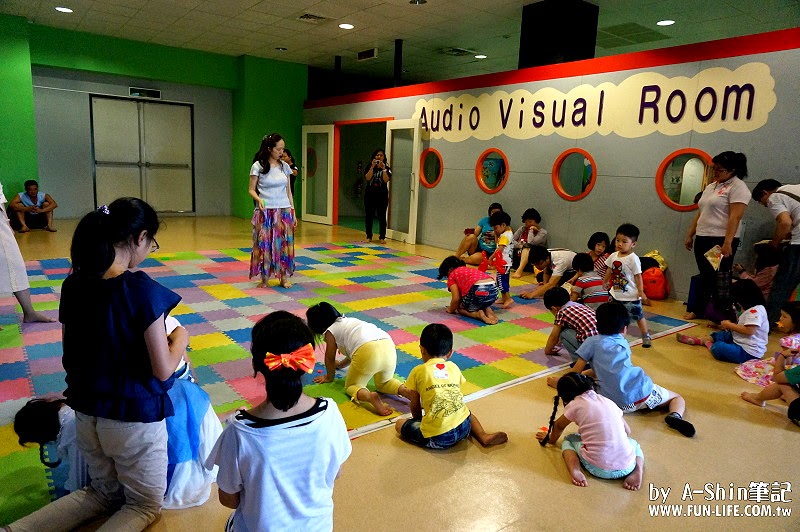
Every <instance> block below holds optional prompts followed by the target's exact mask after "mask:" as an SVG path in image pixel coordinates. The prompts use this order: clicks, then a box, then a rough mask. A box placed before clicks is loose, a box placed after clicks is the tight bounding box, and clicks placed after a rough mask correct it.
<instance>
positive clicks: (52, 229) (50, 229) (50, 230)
mask: <svg viewBox="0 0 800 532" xmlns="http://www.w3.org/2000/svg"><path fill="white" fill-rule="evenodd" d="M44 230H45V231H49V232H51V233H55V232H56V231H58V229H56V228H55V227H50V226H49V225H48V226H47V227H45V228H44Z"/></svg>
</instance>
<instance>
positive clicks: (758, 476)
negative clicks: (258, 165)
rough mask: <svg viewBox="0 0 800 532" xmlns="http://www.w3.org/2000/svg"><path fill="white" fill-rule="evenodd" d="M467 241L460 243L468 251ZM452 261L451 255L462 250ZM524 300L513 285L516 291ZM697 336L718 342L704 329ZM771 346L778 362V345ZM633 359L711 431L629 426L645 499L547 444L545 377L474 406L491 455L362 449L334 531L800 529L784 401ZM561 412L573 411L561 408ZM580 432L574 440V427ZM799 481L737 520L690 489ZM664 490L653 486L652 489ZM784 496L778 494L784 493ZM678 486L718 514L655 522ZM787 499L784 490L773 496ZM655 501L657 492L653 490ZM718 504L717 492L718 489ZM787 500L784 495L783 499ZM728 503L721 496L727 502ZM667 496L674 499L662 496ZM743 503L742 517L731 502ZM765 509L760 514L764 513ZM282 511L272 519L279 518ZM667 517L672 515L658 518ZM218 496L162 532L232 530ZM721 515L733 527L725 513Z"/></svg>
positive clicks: (308, 239) (46, 243)
mask: <svg viewBox="0 0 800 532" xmlns="http://www.w3.org/2000/svg"><path fill="white" fill-rule="evenodd" d="M74 226H75V222H74V221H68V220H67V221H59V225H58V228H59V232H58V233H46V232H44V231H35V232H32V233H28V234H24V235H18V239H19V243H20V248H21V249H22V253H23V256H24V257H25V258H26V259H39V258H52V257H64V256H68V254H69V241H70V238H71V233H72V230H73V229H74ZM458 236H459V235H454V237H453V238H454V242H455V240H456V239H457V238H458ZM250 238H251V229H250V224H249V222H247V221H246V220H240V219H236V218H167V219H166V221H165V224H164V226H163V228H162V229H161V231H160V232H159V234H158V241H159V244H160V245H161V248H162V250H175V251H178V250H206V249H218V248H224V247H234V246H237V247H238V246H241V247H245V246H249V244H250ZM361 238H363V233H360V232H357V231H354V230H351V229H346V228H338V227H327V226H321V225H316V224H301V226H300V227H299V228H298V236H297V240H298V242H299V243H313V242H329V241H336V242H338V241H356V240H359V239H361ZM389 245H390V246H392V247H396V248H398V249H404V250H407V251H410V252H414V253H417V254H420V255H424V256H428V257H433V258H437V259H439V258H443V257H444V256H446V255H447V253H448V250H441V249H437V248H431V247H428V246H407V245H404V244H399V243H393V242H391V241H389ZM450 251H451V250H450ZM512 290H513V288H512ZM656 309H657V311H658V312H660V313H663V314H667V315H671V316H675V317H680V316H681V315H682V313H683V309H684V307H683V306H682V305H681V304H680V303H679V302H674V301H666V302H656ZM688 332H689V333H692V334H694V333H697V334H701V333H704V332H706V331H705V329H704V326H703V325H700V326H699V327H698V328H695V329H690V330H689V331H688ZM777 340H778V337H777V336H773V337H771V338H770V348H771V349H770V351H769V352H773V351H774V347H775V346H776V345H777ZM633 361H634V363H635V364H637V365H639V366H641V367H643V368H644V369H645V371H646V372H647V373H648V374H649V375H650V376H651V377H652V378H653V380H654V381H655V382H656V383H658V384H660V385H661V386H664V387H665V388H668V389H671V390H674V391H676V392H678V393H680V394H682V395H683V396H684V398H685V399H686V402H687V405H688V407H687V411H686V418H687V419H689V420H690V421H692V422H693V423H694V424H695V426H696V428H697V435H696V436H695V437H694V438H691V439H689V438H684V437H683V436H681V435H680V434H678V433H677V432H675V431H673V430H671V429H669V428H667V426H666V425H665V424H664V421H663V419H664V414H663V413H662V412H651V413H646V414H634V415H630V416H626V420H627V421H628V424H629V425H630V427H631V429H632V436H633V437H634V438H636V439H637V440H638V441H639V443H640V444H641V446H642V449H643V450H644V455H645V472H644V482H643V485H642V489H641V490H640V491H638V492H629V491H626V490H624V489H623V488H622V485H621V481H606V480H599V479H595V478H591V477H589V486H588V487H586V488H579V487H575V486H573V485H572V484H571V482H570V477H569V475H568V473H567V470H566V468H565V466H564V462H563V460H562V458H561V453H560V450H559V449H557V448H555V447H552V446H548V447H546V448H542V447H540V446H539V444H538V443H537V441H536V439H535V438H534V434H535V432H536V430H537V429H538V427H540V426H542V425H546V424H547V421H548V420H549V418H550V414H551V413H552V408H553V390H552V389H550V388H548V387H547V386H546V385H545V383H544V381H543V380H537V381H533V382H529V383H526V384H522V385H519V386H515V387H513V388H510V389H507V390H504V391H501V392H498V393H496V394H493V395H490V396H488V397H485V398H482V399H479V400H477V401H473V402H471V403H470V404H469V407H470V409H471V410H472V412H473V413H474V414H475V415H476V416H478V418H479V419H480V420H481V422H482V423H483V425H484V426H485V427H486V428H487V429H488V430H490V431H494V430H503V431H505V432H507V433H508V436H509V442H508V443H507V444H504V445H501V446H499V447H494V448H482V447H481V446H480V444H478V443H476V442H474V441H472V440H469V441H468V442H466V443H461V444H459V445H458V446H457V447H456V448H455V449H452V450H449V451H444V452H432V451H426V450H421V449H417V448H415V447H413V446H411V445H409V444H406V443H404V442H402V441H401V440H399V439H398V437H397V435H396V434H395V433H394V431H393V430H391V429H385V430H382V431H379V432H376V433H373V434H369V435H367V436H363V437H361V438H358V439H356V440H354V441H353V454H352V456H351V457H350V459H349V460H348V461H347V462H346V463H345V465H344V468H343V471H342V476H341V477H340V478H339V480H338V481H337V483H336V488H335V492H334V503H335V515H334V523H335V528H336V529H337V530H343V531H350V530H356V531H361V530H364V531H367V530H370V531H373V530H374V531H394V530H398V531H399V530H422V531H428V530H439V531H448V530H453V531H467V530H469V531H472V530H504V531H516V530H520V531H521V530H526V531H527V530H559V529H564V528H569V529H574V530H599V529H604V530H621V529H627V530H636V529H645V528H651V529H655V530H664V529H668V528H672V529H677V530H723V529H745V528H746V529H749V530H798V529H800V482H798V471H800V469H798V466H797V460H796V454H797V448H798V444H800V429H799V428H798V427H796V426H794V425H792V424H791V423H790V422H789V421H788V420H787V419H786V414H785V413H786V407H785V405H784V404H782V403H780V402H776V403H775V404H772V405H769V406H767V407H766V408H759V407H756V406H754V405H752V404H750V403H746V402H745V401H743V400H742V399H740V398H739V393H740V392H741V391H743V390H751V391H752V390H755V387H754V386H753V385H750V384H748V383H746V382H744V381H743V380H741V379H740V378H739V377H738V376H736V374H735V373H734V372H733V370H734V365H732V364H726V363H722V362H717V361H715V360H714V359H712V358H711V355H710V354H709V353H708V352H707V351H706V350H705V349H704V348H699V347H691V346H686V345H683V344H679V343H677V342H676V341H675V339H674V337H667V338H661V339H657V340H655V341H654V342H653V347H652V348H651V349H643V348H641V347H635V348H634V349H633ZM559 411H560V409H559ZM568 431H571V429H568ZM751 482H765V483H767V484H768V485H771V484H772V483H773V482H777V483H783V482H792V489H793V491H792V492H790V493H788V499H792V502H790V503H772V504H771V506H772V511H773V512H775V511H776V510H775V508H776V507H777V506H780V507H782V508H790V509H792V510H793V513H794V515H793V516H791V517H775V516H773V517H745V516H740V517H734V516H729V517H726V516H724V515H726V512H727V513H731V514H732V512H734V511H738V512H739V513H741V514H742V515H744V513H745V511H749V512H751V513H752V511H753V509H752V508H745V506H746V505H747V504H752V501H751V502H748V501H737V500H721V497H719V496H716V497H714V499H713V500H706V499H705V498H708V497H709V496H708V494H707V493H702V494H699V495H698V494H694V495H691V496H692V497H693V500H690V499H689V497H687V496H686V494H685V492H686V490H688V491H691V490H703V489H704V488H705V485H706V484H710V485H711V487H712V488H716V487H717V485H719V486H720V487H721V488H722V490H721V491H722V492H724V495H725V497H726V499H728V494H729V493H728V491H727V490H728V489H729V488H730V486H731V484H733V486H735V487H748V486H749V485H750V483H751ZM651 485H652V488H651ZM770 488H772V486H770ZM653 489H660V490H666V489H669V490H670V492H669V495H668V496H667V498H666V503H667V504H675V505H679V507H680V508H681V509H682V511H683V512H687V511H689V510H690V509H691V511H692V512H695V513H700V512H711V513H712V516H707V517H682V518H674V517H656V516H653V517H651V515H650V511H651V510H650V509H651V506H650V505H653V504H658V503H659V502H661V501H660V500H657V501H654V500H652V499H653V498H655V495H652V496H651V490H653ZM772 489H776V488H772ZM652 493H655V492H652ZM712 493H713V492H712ZM772 493H775V494H778V493H779V491H777V490H776V491H772ZM717 495H719V494H717ZM662 498H663V496H662ZM731 504H732V505H738V506H728V505H731ZM761 509H763V507H762V506H759V507H758V508H757V509H756V510H761ZM267 510H268V509H265V511H267ZM655 511H660V510H659V509H658V508H656V510H655ZM229 512H230V511H229V510H228V509H227V508H224V507H223V506H221V505H220V504H219V503H218V502H217V500H216V499H215V498H214V497H213V496H212V500H210V501H208V502H207V503H206V504H205V505H203V506H201V507H198V508H194V509H189V510H183V511H165V512H164V513H163V516H162V518H161V519H160V520H159V521H158V522H157V523H155V524H154V525H152V526H151V527H150V530H156V531H168V530H169V531H177V530H181V531H182V530H186V531H189V530H192V531H194V530H221V529H222V526H223V524H224V522H225V519H226V518H227V516H228V514H229ZM717 513H719V514H720V516H717V515H716V514H717Z"/></svg>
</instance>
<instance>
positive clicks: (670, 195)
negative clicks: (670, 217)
mask: <svg viewBox="0 0 800 532" xmlns="http://www.w3.org/2000/svg"><path fill="white" fill-rule="evenodd" d="M710 176H711V156H710V155H708V154H707V153H706V152H704V151H702V150H697V149H694V148H685V149H682V150H678V151H675V152H672V153H670V154H669V155H668V156H667V158H666V159H664V161H662V163H661V165H660V166H659V167H658V171H656V191H657V192H658V197H659V198H661V201H663V202H664V204H665V205H666V206H667V207H669V208H670V209H674V210H676V211H692V210H694V209H696V208H697V202H696V201H695V198H697V199H699V197H698V195H699V194H700V193H701V192H702V191H703V188H704V187H705V185H706V184H707V183H708V182H709V180H710Z"/></svg>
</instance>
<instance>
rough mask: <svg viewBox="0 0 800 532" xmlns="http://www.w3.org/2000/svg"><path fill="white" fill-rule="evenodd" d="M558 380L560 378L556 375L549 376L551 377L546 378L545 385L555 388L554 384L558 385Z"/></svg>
mask: <svg viewBox="0 0 800 532" xmlns="http://www.w3.org/2000/svg"><path fill="white" fill-rule="evenodd" d="M560 378H561V377H558V376H556V375H551V376H549V377H547V385H548V386H549V387H551V388H555V387H556V384H557V383H558V379H560Z"/></svg>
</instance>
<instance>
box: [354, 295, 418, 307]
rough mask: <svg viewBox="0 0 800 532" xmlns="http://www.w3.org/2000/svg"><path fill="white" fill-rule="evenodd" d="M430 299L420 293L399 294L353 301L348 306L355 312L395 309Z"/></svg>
mask: <svg viewBox="0 0 800 532" xmlns="http://www.w3.org/2000/svg"><path fill="white" fill-rule="evenodd" d="M429 299H430V298H429V297H428V296H425V295H422V294H420V293H409V294H398V295H392V296H384V297H373V298H371V299H362V300H360V301H351V302H350V303H348V304H347V306H348V307H350V308H351V309H353V310H355V311H362V310H372V309H376V308H381V307H394V306H397V305H403V304H406V303H416V302H418V301H427V300H429Z"/></svg>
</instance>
